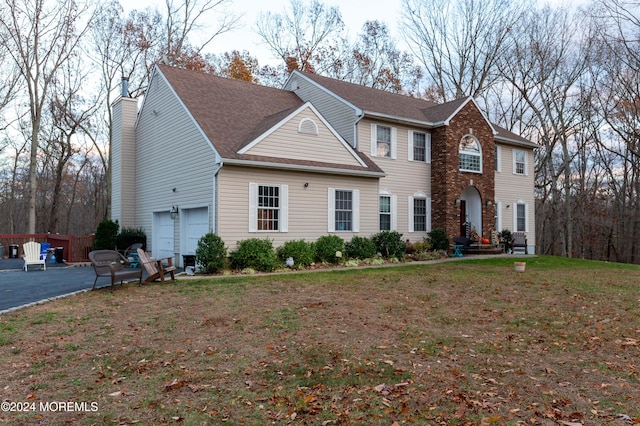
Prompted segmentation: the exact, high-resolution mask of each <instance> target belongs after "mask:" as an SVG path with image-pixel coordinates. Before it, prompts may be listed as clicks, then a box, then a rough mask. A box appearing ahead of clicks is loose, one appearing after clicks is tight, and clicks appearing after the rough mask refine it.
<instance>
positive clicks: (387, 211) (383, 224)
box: [380, 195, 391, 231]
mask: <svg viewBox="0 0 640 426" xmlns="http://www.w3.org/2000/svg"><path fill="white" fill-rule="evenodd" d="M380 230H381V231H391V197H390V196H388V195H381V196H380Z"/></svg>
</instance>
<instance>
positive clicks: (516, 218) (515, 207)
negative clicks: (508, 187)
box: [513, 200, 529, 232]
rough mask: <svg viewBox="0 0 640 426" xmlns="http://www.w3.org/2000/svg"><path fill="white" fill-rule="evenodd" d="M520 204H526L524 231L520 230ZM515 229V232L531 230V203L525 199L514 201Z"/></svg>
mask: <svg viewBox="0 0 640 426" xmlns="http://www.w3.org/2000/svg"><path fill="white" fill-rule="evenodd" d="M518 205H523V206H524V231H520V230H518ZM513 229H514V231H515V232H529V204H527V203H525V202H524V201H523V200H518V201H516V202H515V203H513Z"/></svg>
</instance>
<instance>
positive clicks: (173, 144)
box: [129, 75, 216, 253]
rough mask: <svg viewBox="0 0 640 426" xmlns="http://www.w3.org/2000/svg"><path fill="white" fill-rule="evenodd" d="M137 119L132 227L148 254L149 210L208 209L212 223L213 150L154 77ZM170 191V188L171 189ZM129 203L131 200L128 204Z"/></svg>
mask: <svg viewBox="0 0 640 426" xmlns="http://www.w3.org/2000/svg"><path fill="white" fill-rule="evenodd" d="M153 85H154V87H153V88H152V89H150V90H149V91H148V94H147V98H146V99H145V103H144V106H143V109H142V111H141V117H140V120H139V124H138V128H137V131H136V134H137V147H136V156H137V157H138V170H137V174H136V178H135V180H132V181H131V182H130V183H129V184H130V185H136V187H137V194H138V196H137V197H136V200H135V205H136V224H137V226H140V227H142V228H143V229H144V230H145V231H146V232H147V237H148V238H147V246H148V248H149V250H151V252H152V253H153V238H152V236H151V235H150V234H151V233H152V218H153V212H160V211H165V212H168V211H169V210H170V209H171V206H174V205H175V206H178V207H179V208H196V207H208V210H209V216H210V218H209V221H210V225H211V228H213V227H214V224H213V219H214V218H213V214H214V213H213V212H214V209H213V193H214V175H213V173H214V167H215V162H216V157H215V152H214V150H213V149H212V147H211V145H210V144H209V142H208V141H206V140H205V139H204V137H203V135H202V133H201V132H200V131H199V129H198V127H197V126H196V125H195V123H194V122H193V120H192V119H191V117H190V116H189V115H188V114H187V112H186V111H185V110H184V108H183V106H182V104H181V103H180V102H179V101H178V99H176V97H175V96H174V94H173V92H172V91H171V90H170V89H169V87H168V86H167V85H166V82H165V81H164V79H163V78H161V77H159V76H157V75H156V76H155V78H154V80H153ZM174 188H175V190H174ZM132 202H133V200H132ZM174 228H175V230H174V244H175V250H174V251H175V252H176V253H178V252H179V245H180V241H181V238H180V222H179V220H176V221H175V226H174Z"/></svg>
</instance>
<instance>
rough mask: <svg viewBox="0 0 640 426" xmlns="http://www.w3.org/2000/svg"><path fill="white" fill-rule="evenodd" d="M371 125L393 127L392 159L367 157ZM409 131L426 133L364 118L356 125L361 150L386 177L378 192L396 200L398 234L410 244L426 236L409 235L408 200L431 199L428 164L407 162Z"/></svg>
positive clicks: (429, 167) (420, 233) (422, 130)
mask: <svg viewBox="0 0 640 426" xmlns="http://www.w3.org/2000/svg"><path fill="white" fill-rule="evenodd" d="M371 124H380V125H384V126H390V127H395V128H396V132H395V133H396V144H397V145H396V158H395V159H391V158H383V157H373V156H371V155H370V154H371V149H370V146H371V128H372V126H371ZM410 130H412V131H416V132H425V133H429V132H428V131H427V130H424V129H420V128H417V127H411V126H404V125H398V124H396V123H385V122H380V121H372V120H370V119H363V120H362V121H360V122H359V123H358V143H359V147H360V151H361V152H362V153H363V154H364V155H369V157H370V158H371V159H372V160H373V161H375V162H376V164H377V165H378V166H379V167H380V168H381V169H382V170H384V172H385V173H386V174H387V176H386V177H384V178H381V179H380V191H387V192H388V193H389V194H391V195H394V196H396V197H397V231H398V232H400V233H401V234H403V236H404V237H405V238H408V239H410V240H411V241H420V240H422V239H423V238H424V237H425V236H426V232H409V204H410V202H409V197H413V196H414V194H416V193H424V194H425V195H426V197H427V198H431V164H430V163H426V162H424V161H409V131H410ZM428 157H430V155H429V156H428ZM427 227H429V225H427Z"/></svg>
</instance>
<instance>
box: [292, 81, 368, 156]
mask: <svg viewBox="0 0 640 426" xmlns="http://www.w3.org/2000/svg"><path fill="white" fill-rule="evenodd" d="M294 80H295V81H294ZM293 83H295V84H296V87H287V89H289V90H293V92H294V93H295V94H296V95H298V97H299V98H300V99H302V100H303V101H305V102H307V101H310V102H312V103H313V106H314V107H315V108H316V109H317V110H318V111H319V112H320V114H322V116H323V117H324V118H325V119H326V120H327V121H328V122H329V123H331V125H332V126H333V128H334V129H335V130H336V132H338V134H340V136H342V137H343V138H344V139H345V140H346V141H347V142H348V143H349V144H350V145H351V146H355V145H354V140H355V135H354V132H355V126H354V123H355V122H356V120H357V117H356V111H355V110H354V109H353V108H352V107H351V106H349V105H347V104H345V103H344V101H342V100H340V99H339V98H336V97H335V96H334V95H332V94H330V93H328V92H327V91H325V90H323V89H321V88H319V87H318V86H316V85H315V84H313V83H311V82H310V81H308V80H306V79H305V78H303V77H300V76H297V77H296V78H294V79H292V81H290V84H293Z"/></svg>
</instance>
